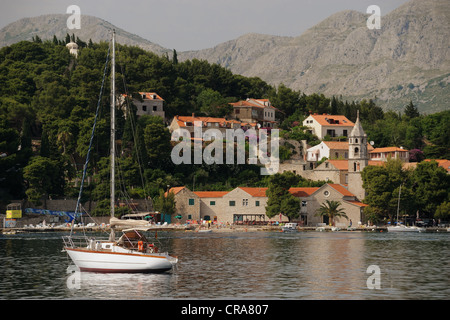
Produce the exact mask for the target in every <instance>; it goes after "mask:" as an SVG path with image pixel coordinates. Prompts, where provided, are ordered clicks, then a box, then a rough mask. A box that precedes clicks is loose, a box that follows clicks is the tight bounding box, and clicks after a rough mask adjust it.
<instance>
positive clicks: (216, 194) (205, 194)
mask: <svg viewBox="0 0 450 320" xmlns="http://www.w3.org/2000/svg"><path fill="white" fill-rule="evenodd" d="M228 192H229V191H194V193H195V194H196V195H198V196H199V197H200V198H222V197H223V196H224V195H226V194H227V193H228Z"/></svg>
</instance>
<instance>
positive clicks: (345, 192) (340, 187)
mask: <svg viewBox="0 0 450 320" xmlns="http://www.w3.org/2000/svg"><path fill="white" fill-rule="evenodd" d="M328 185H329V186H330V187H332V188H333V189H334V190H336V191H337V192H339V193H340V194H342V195H343V196H348V197H354V196H355V195H354V194H353V193H351V192H350V191H348V190H347V188H345V187H344V186H343V185H340V184H332V183H329V184H328Z"/></svg>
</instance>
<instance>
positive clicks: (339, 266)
mask: <svg viewBox="0 0 450 320" xmlns="http://www.w3.org/2000/svg"><path fill="white" fill-rule="evenodd" d="M159 239H160V240H161V242H163V244H165V245H167V246H168V250H169V251H170V252H172V253H173V254H174V255H177V256H178V257H179V264H178V267H177V268H176V269H175V270H174V271H173V272H170V273H166V274H96V273H84V272H83V273H78V274H76V273H68V272H67V267H68V266H69V265H70V264H71V262H70V259H68V258H67V256H66V254H65V253H62V252H61V249H62V241H61V238H60V236H59V235H47V236H44V235H39V236H29V235H27V236H10V237H2V238H0V264H1V268H0V278H2V282H1V285H0V298H2V299H18V298H32V299H42V298H45V299H230V298H235V299H449V298H450V283H449V279H450V265H449V261H450V250H449V244H450V234H388V233H385V234H380V233H361V232H300V233H291V234H286V233H279V232H245V233H244V232H243V233H209V234H200V233H189V232H186V233H184V232H174V233H166V234H161V235H160V236H159ZM370 265H376V266H378V267H379V268H380V270H381V275H380V280H381V281H380V283H381V289H380V290H370V289H368V287H367V284H366V281H367V279H368V277H369V276H370V274H368V273H367V272H366V271H367V268H368V266H370ZM75 276H76V277H78V278H73V277H75Z"/></svg>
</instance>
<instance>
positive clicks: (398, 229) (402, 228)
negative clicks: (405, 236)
mask: <svg viewBox="0 0 450 320" xmlns="http://www.w3.org/2000/svg"><path fill="white" fill-rule="evenodd" d="M387 230H388V231H389V232H424V231H425V228H421V227H416V226H411V227H407V226H405V225H402V224H399V225H396V226H392V227H387Z"/></svg>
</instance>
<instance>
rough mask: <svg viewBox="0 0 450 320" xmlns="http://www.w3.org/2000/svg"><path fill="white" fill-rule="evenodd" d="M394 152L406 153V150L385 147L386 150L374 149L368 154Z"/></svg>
mask: <svg viewBox="0 0 450 320" xmlns="http://www.w3.org/2000/svg"><path fill="white" fill-rule="evenodd" d="M394 151H406V152H408V150H407V149H402V148H399V147H386V148H375V149H373V150H372V151H370V153H378V152H394Z"/></svg>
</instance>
